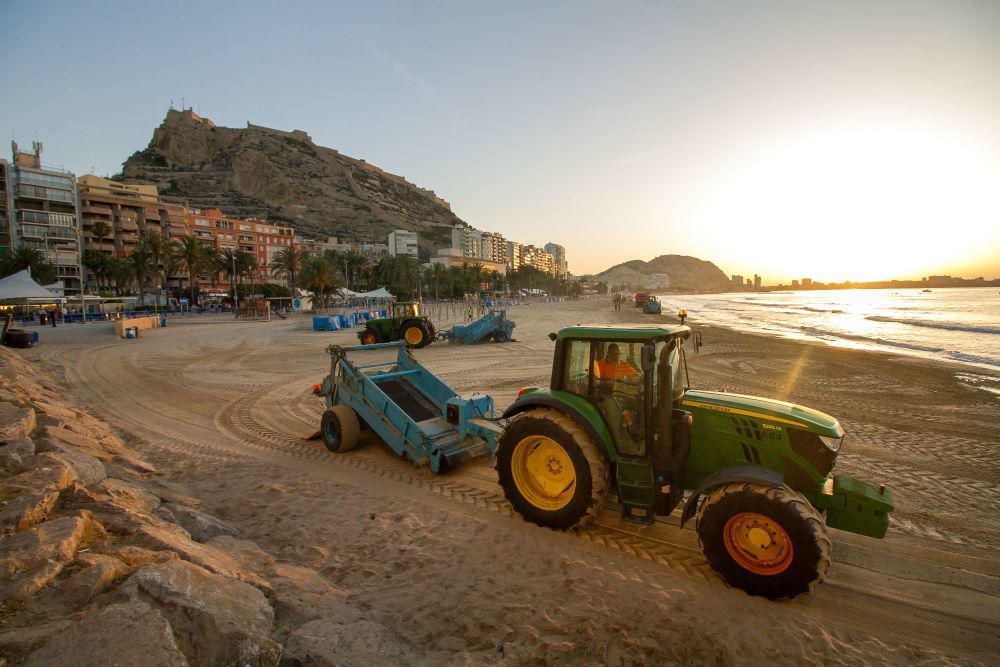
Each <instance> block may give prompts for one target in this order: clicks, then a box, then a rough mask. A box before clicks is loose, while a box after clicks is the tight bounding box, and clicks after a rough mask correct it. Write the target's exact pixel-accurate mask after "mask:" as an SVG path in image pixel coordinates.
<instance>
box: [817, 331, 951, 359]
mask: <svg viewBox="0 0 1000 667" xmlns="http://www.w3.org/2000/svg"><path fill="white" fill-rule="evenodd" d="M799 329H800V330H801V331H804V332H805V333H809V334H812V335H814V336H819V337H825V338H842V339H844V340H854V341H858V342H860V343H871V344H873V345H887V346H889V347H900V348H903V349H907V350H915V351H917V352H944V348H943V347H931V346H929V345H918V344H916V343H903V342H900V341H898V340H887V339H885V338H876V337H873V336H858V335H856V334H847V333H843V332H840V331H829V330H827V329H820V328H817V327H804V326H803V327H799ZM956 354H957V353H956Z"/></svg>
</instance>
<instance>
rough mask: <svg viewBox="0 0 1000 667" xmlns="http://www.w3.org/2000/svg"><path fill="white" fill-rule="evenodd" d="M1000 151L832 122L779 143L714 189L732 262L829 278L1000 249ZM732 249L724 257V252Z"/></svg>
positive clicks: (907, 130) (717, 221) (918, 267)
mask: <svg viewBox="0 0 1000 667" xmlns="http://www.w3.org/2000/svg"><path fill="white" fill-rule="evenodd" d="M997 192H1000V162H998V161H997V158H996V156H993V155H989V154H988V153H987V152H986V151H985V150H983V149H981V148H979V147H978V146H977V145H976V144H975V143H974V142H971V141H969V140H965V139H964V138H962V137H959V136H955V135H948V134H942V133H937V134H935V133H934V132H931V131H930V130H928V129H926V128H922V127H916V126H905V125H885V126H872V127H861V128H858V127H841V128H831V129H828V130H825V131H823V132H817V133H815V134H812V135H806V136H797V137H792V138H789V139H788V140H787V141H784V142H782V143H780V144H777V145H772V146H769V147H768V148H767V149H766V150H764V151H762V152H760V153H759V154H757V155H756V156H755V157H754V158H753V159H752V160H751V161H749V162H748V163H745V164H743V165H741V167H739V168H738V169H736V170H735V171H734V172H733V173H731V174H730V175H729V176H728V177H726V178H724V179H723V180H722V182H721V183H720V184H719V185H718V186H716V187H713V188H711V190H710V192H709V193H708V196H707V197H706V200H707V201H705V202H704V203H703V206H702V208H701V218H702V219H701V223H702V224H704V225H708V226H709V228H712V229H716V230H718V231H719V238H721V239H725V242H726V245H727V247H728V250H729V255H730V257H728V258H727V259H726V260H724V261H723V264H725V265H727V266H743V267H752V268H754V269H755V270H756V271H758V272H769V274H770V275H771V276H775V277H778V276H780V277H805V276H808V277H811V278H814V279H816V280H822V281H827V282H832V281H843V280H854V281H863V280H878V279H886V278H896V277H911V276H919V275H926V274H927V273H934V272H937V271H944V270H946V269H947V268H948V267H952V270H953V271H954V270H956V269H959V268H960V267H961V266H963V265H965V264H967V263H969V262H971V261H972V260H974V259H979V258H981V257H983V256H984V253H985V252H988V251H989V250H988V249H990V248H992V249H993V251H994V252H1000V251H997V249H1000V203H998V202H1000V198H998V197H996V193H997ZM720 259H722V258H720Z"/></svg>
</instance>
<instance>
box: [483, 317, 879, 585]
mask: <svg viewBox="0 0 1000 667" xmlns="http://www.w3.org/2000/svg"><path fill="white" fill-rule="evenodd" d="M690 337H691V330H690V329H689V328H688V327H686V326H613V327H609V326H575V327H568V328H565V329H563V330H561V331H560V332H559V333H558V334H550V338H551V339H552V340H554V341H555V344H556V346H555V358H554V363H553V368H552V379H551V383H550V384H551V386H550V387H549V388H548V389H545V388H537V387H531V388H526V389H522V390H521V392H520V394H519V395H518V397H517V400H516V401H515V402H514V403H513V404H512V405H511V406H510V407H509V408H508V409H507V410H506V411H505V412H504V415H503V416H504V417H508V418H509V417H513V419H511V421H510V423H509V425H508V426H507V428H506V429H505V430H504V432H503V434H502V435H501V437H500V442H499V446H498V449H497V452H496V468H497V472H498V475H499V479H500V485H501V486H502V487H503V490H504V494H505V495H506V496H507V499H508V500H509V501H510V503H511V504H512V505H513V506H514V508H515V509H516V510H517V511H518V512H519V513H520V514H521V515H522V516H524V517H525V518H526V519H527V520H529V521H532V522H534V523H536V524H540V525H542V526H548V527H551V528H562V529H565V528H571V527H574V526H578V525H582V524H584V523H586V522H587V521H588V520H590V519H591V518H593V517H594V516H595V515H596V514H597V513H598V512H599V511H600V510H601V507H602V506H603V505H604V502H605V499H606V496H607V495H608V493H609V491H610V489H612V488H615V489H616V490H617V495H618V499H619V501H620V503H621V508H622V515H623V517H625V518H626V519H628V520H630V521H635V522H639V523H652V522H653V520H654V519H655V517H656V516H665V515H668V514H670V513H671V512H672V511H673V510H674V508H675V507H677V506H678V505H679V504H680V503H681V501H682V500H683V497H684V491H685V490H690V491H691V493H690V495H689V496H688V499H687V501H686V502H685V504H684V507H683V511H682V514H681V525H682V526H683V525H684V524H685V523H686V522H687V521H688V520H690V519H691V518H692V516H695V517H696V528H697V532H698V536H699V538H700V540H701V544H702V548H703V550H704V553H705V556H706V558H707V559H708V562H709V564H710V565H711V566H712V567H713V568H714V569H715V570H716V571H717V572H719V573H720V574H721V576H722V577H723V578H724V579H725V580H726V582H727V583H729V584H730V585H731V586H735V587H738V588H741V589H743V590H745V591H747V592H748V593H750V594H751V595H762V596H766V597H768V598H771V599H775V598H782V597H794V596H796V595H798V594H800V593H803V592H805V591H808V590H809V589H810V588H812V586H814V585H815V584H816V583H818V582H820V581H822V579H823V577H824V575H825V573H826V570H827V568H828V567H829V564H830V551H831V549H830V539H829V537H828V536H827V526H830V527H833V528H839V529H841V530H846V531H850V532H854V533H859V534H861V535H867V536H871V537H878V538H880V537H883V536H884V535H885V533H886V530H887V528H888V525H889V512H890V511H892V509H893V506H894V505H893V500H892V494H891V492H889V491H888V490H886V489H885V487H884V486H883V487H877V486H873V485H871V484H867V483H865V482H861V481H858V480H855V479H852V478H850V477H847V476H845V475H833V474H831V471H832V470H833V466H834V463H835V462H836V459H837V453H838V452H839V450H840V446H841V443H842V441H843V437H844V431H843V429H842V428H841V426H840V424H839V423H838V422H837V420H836V419H834V418H833V417H830V416H828V415H825V414H823V413H821V412H817V411H816V410H811V409H809V408H804V407H800V406H798V405H794V404H791V403H785V402H782V401H776V400H770V399H766V398H756V397H752V396H742V395H738V394H728V393H723V392H714V391H697V390H692V389H690V388H689V387H687V386H686V385H687V384H689V383H687V382H685V379H686V378H687V364H686V358H685V352H684V343H685V341H686V340H688V339H689V338H690ZM694 340H695V345H696V346H697V345H698V344H699V343H700V339H699V338H697V337H696V338H695V339H694ZM696 349H697V347H696Z"/></svg>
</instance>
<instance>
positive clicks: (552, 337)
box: [549, 331, 556, 343]
mask: <svg viewBox="0 0 1000 667" xmlns="http://www.w3.org/2000/svg"><path fill="white" fill-rule="evenodd" d="M549 340H550V341H552V342H553V343H554V342H556V332H555V331H553V332H552V333H550V334H549Z"/></svg>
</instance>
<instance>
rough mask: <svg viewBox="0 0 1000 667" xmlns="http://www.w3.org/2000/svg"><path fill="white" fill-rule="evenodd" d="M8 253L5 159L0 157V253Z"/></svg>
mask: <svg viewBox="0 0 1000 667" xmlns="http://www.w3.org/2000/svg"><path fill="white" fill-rule="evenodd" d="M7 254H10V218H9V217H8V216H7V160H2V159H0V255H7Z"/></svg>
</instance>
